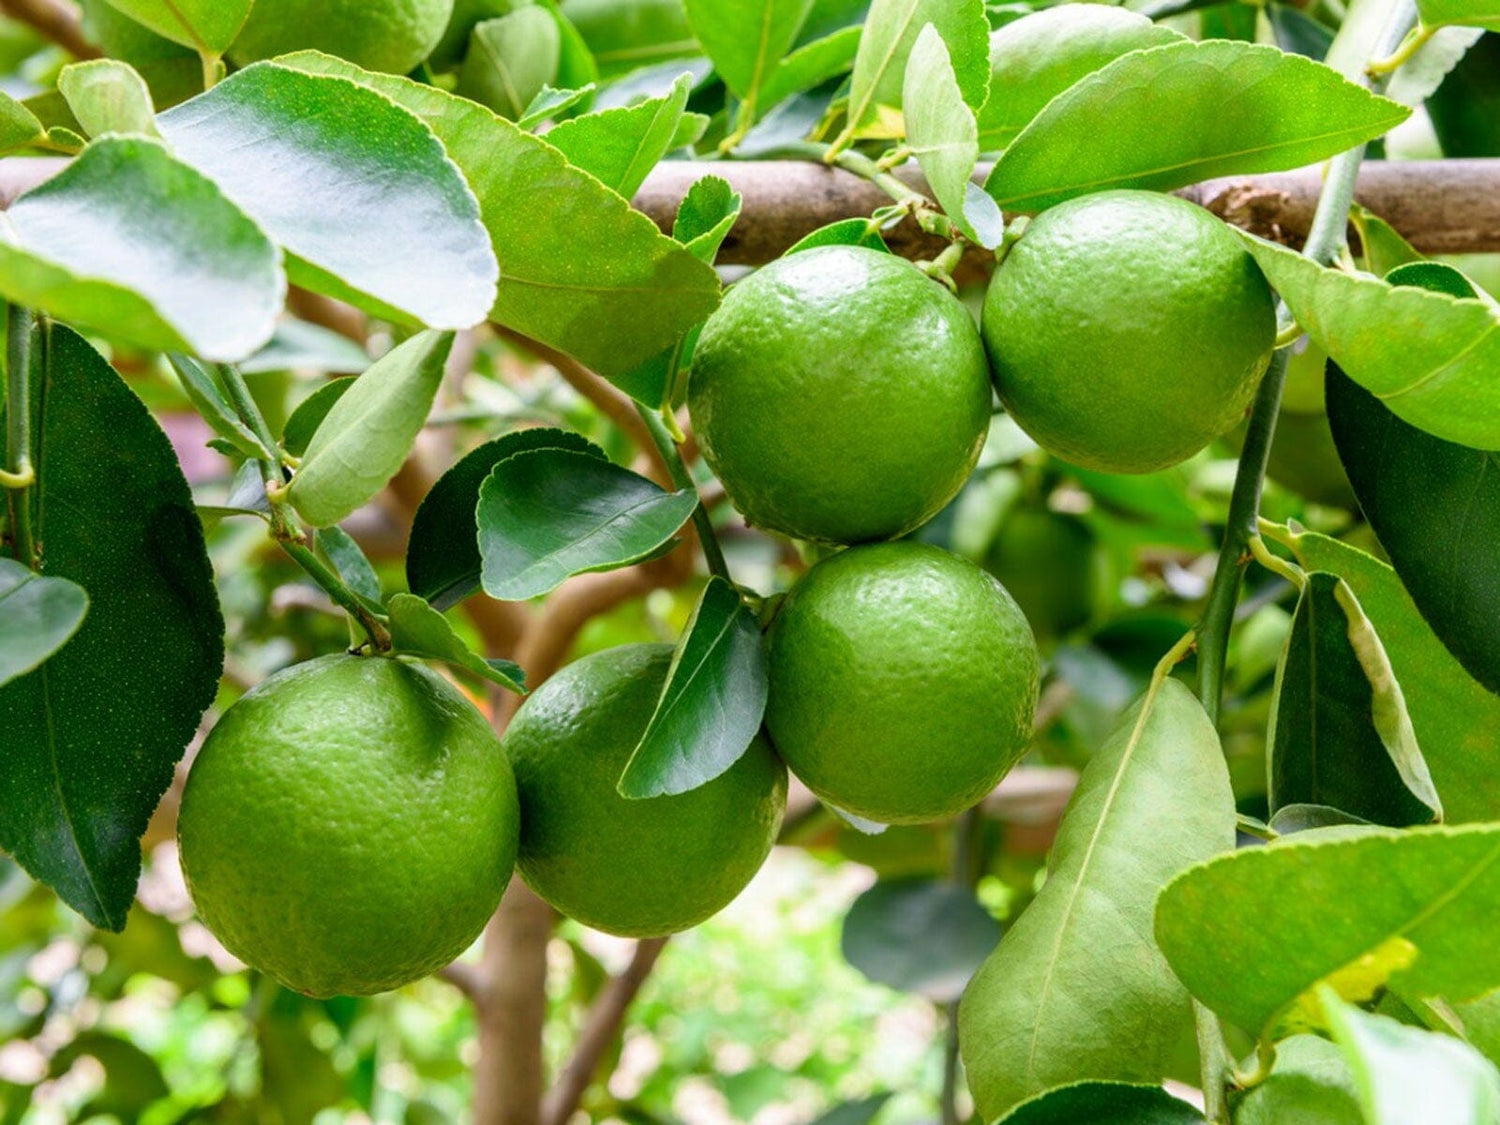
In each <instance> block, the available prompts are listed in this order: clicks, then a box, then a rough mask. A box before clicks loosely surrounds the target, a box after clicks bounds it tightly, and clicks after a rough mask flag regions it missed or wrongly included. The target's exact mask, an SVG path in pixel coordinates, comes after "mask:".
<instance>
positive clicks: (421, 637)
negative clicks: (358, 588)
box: [388, 594, 526, 695]
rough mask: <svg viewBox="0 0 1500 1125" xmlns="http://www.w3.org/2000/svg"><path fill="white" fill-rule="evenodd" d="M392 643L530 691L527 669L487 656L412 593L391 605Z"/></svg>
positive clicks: (401, 649)
mask: <svg viewBox="0 0 1500 1125" xmlns="http://www.w3.org/2000/svg"><path fill="white" fill-rule="evenodd" d="M388 609H389V611H390V620H391V643H392V644H393V645H394V646H395V649H396V651H397V652H405V653H409V654H410V655H412V656H420V657H422V658H423V659H426V660H440V661H442V662H443V663H444V664H451V665H452V666H453V667H455V668H461V669H463V670H464V671H465V672H469V673H472V674H473V675H475V676H478V677H480V678H481V679H484V680H488V681H489V682H490V683H492V684H499V685H500V686H501V687H503V688H505V689H507V690H508V691H514V692H519V693H521V694H523V695H524V694H525V692H526V673H525V672H524V671H522V669H521V666H520V665H519V664H515V663H513V662H511V661H509V660H485V659H484V658H483V657H482V656H479V655H478V654H476V653H475V652H473V651H472V650H471V649H470V648H469V646H468V645H466V644H464V643H463V641H461V640H459V639H458V634H456V633H455V632H454V631H453V626H452V625H450V624H449V623H448V619H447V618H446V617H444V616H443V615H442V614H441V613H439V612H438V611H437V610H435V609H433V608H432V606H430V605H428V604H427V603H426V602H425V601H423V600H422V599H421V598H419V597H416V596H414V595H412V594H397V595H395V597H393V598H391V600H390V604H389V606H388Z"/></svg>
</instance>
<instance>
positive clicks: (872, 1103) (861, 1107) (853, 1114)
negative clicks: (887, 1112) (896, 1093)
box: [812, 1093, 891, 1125]
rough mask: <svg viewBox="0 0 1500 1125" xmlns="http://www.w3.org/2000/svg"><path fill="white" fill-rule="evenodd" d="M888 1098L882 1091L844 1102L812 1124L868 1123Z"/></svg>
mask: <svg viewBox="0 0 1500 1125" xmlns="http://www.w3.org/2000/svg"><path fill="white" fill-rule="evenodd" d="M890 1100H891V1095H890V1094H888V1093H882V1094H871V1095H870V1096H869V1097H868V1098H860V1099H859V1100H858V1101H852V1102H844V1103H843V1104H842V1105H837V1106H834V1107H833V1108H832V1109H830V1110H829V1111H828V1112H827V1113H825V1114H823V1115H822V1116H820V1117H819V1118H818V1119H817V1120H816V1121H814V1122H812V1125H870V1122H872V1121H874V1120H875V1118H877V1117H879V1116H880V1111H881V1110H882V1109H884V1108H885V1103H886V1102H888V1101H890Z"/></svg>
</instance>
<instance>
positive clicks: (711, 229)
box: [672, 176, 745, 265]
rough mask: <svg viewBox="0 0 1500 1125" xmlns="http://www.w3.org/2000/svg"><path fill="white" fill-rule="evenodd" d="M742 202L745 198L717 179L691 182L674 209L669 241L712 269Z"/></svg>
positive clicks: (724, 181)
mask: <svg viewBox="0 0 1500 1125" xmlns="http://www.w3.org/2000/svg"><path fill="white" fill-rule="evenodd" d="M744 202H745V201H744V197H743V196H741V195H740V193H739V192H737V191H735V190H734V188H732V187H730V186H729V181H728V180H724V179H720V178H719V177H718V176H704V177H702V178H701V179H697V180H694V181H693V186H692V187H690V188H688V190H687V194H686V195H685V196H683V197H682V202H681V203H679V204H678V205H677V219H676V221H675V222H674V223H673V224H672V237H673V238H675V239H676V240H677V241H678V242H680V243H682V244H683V245H684V246H686V247H687V248H688V249H689V250H691V251H692V252H693V253H694V254H695V255H696V256H697V257H698V258H699V259H701V260H702V261H704V262H707V263H708V264H709V265H713V263H714V259H715V258H716V257H718V254H719V247H720V246H722V245H723V244H724V239H725V238H726V237H728V235H729V231H730V229H731V228H733V226H734V224H735V220H737V219H738V218H739V217H740V208H741V207H742V206H743V205H744Z"/></svg>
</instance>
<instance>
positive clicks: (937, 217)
mask: <svg viewBox="0 0 1500 1125" xmlns="http://www.w3.org/2000/svg"><path fill="white" fill-rule="evenodd" d="M768 155H776V156H792V157H798V158H800V159H803V160H820V161H822V162H823V163H824V164H831V165H833V166H835V167H838V168H842V169H843V170H844V171H846V172H851V173H853V174H854V175H856V176H858V177H859V178H860V179H862V180H869V181H870V183H872V184H874V185H875V186H876V187H878V188H879V189H880V190H881V191H883V192H885V193H886V194H887V195H889V196H890V197H891V198H892V199H894V200H895V201H896V203H897V204H898V205H900V206H901V207H904V208H906V210H907V212H908V213H909V214H910V215H911V217H912V218H913V219H915V220H916V223H917V225H918V226H919V227H921V228H922V229H923V230H924V231H926V232H927V233H928V234H931V235H936V236H937V237H939V238H946V239H956V238H958V237H959V232H958V228H956V227H955V226H954V225H953V222H952V220H950V219H949V218H948V216H947V215H944V214H943V213H942V211H940V210H939V209H938V208H937V206H936V205H935V204H934V203H933V202H932V200H930V199H928V198H927V197H926V196H925V195H923V194H922V193H921V192H919V191H917V190H916V189H915V188H913V187H911V186H910V185H909V184H907V183H906V182H905V181H904V180H901V179H900V178H899V177H897V176H893V175H892V174H891V173H890V172H888V171H886V170H885V168H883V167H882V166H881V165H880V164H879V163H878V162H876V161H874V160H871V159H870V158H869V157H868V156H866V155H864V153H861V152H855V151H853V150H852V149H838V150H835V148H834V146H833V145H827V144H823V143H822V142H821V141H790V142H788V143H787V144H785V145H778V146H777V148H776V150H775V152H774V153H770V154H768Z"/></svg>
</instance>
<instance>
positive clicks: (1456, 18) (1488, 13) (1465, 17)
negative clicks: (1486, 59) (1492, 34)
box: [1417, 0, 1500, 31]
mask: <svg viewBox="0 0 1500 1125" xmlns="http://www.w3.org/2000/svg"><path fill="white" fill-rule="evenodd" d="M1417 14H1418V15H1419V16H1421V17H1422V23H1423V24H1424V25H1425V26H1427V27H1443V26H1445V25H1447V24H1461V25H1462V26H1464V27H1483V28H1488V29H1489V30H1490V31H1500V0H1418V2H1417Z"/></svg>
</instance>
